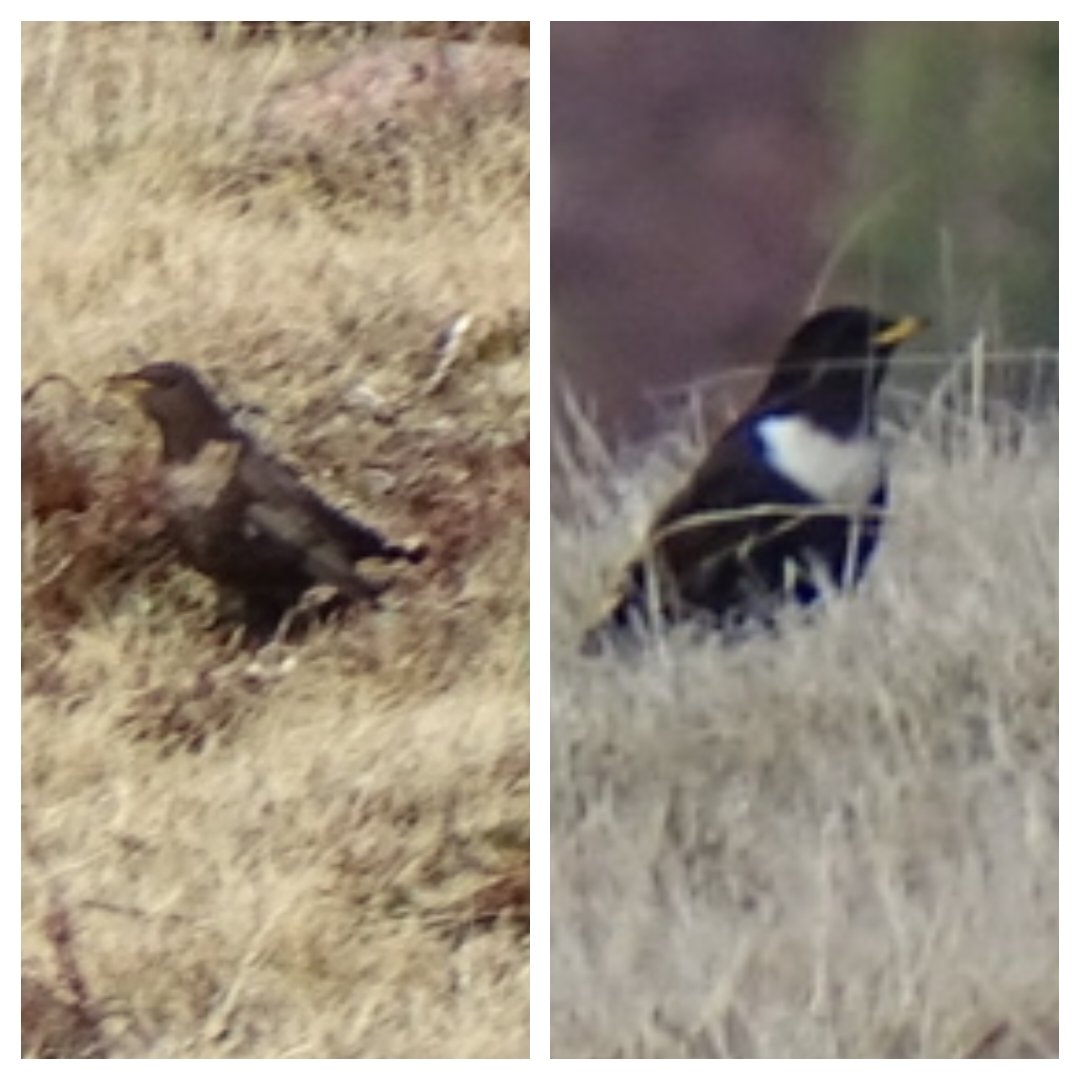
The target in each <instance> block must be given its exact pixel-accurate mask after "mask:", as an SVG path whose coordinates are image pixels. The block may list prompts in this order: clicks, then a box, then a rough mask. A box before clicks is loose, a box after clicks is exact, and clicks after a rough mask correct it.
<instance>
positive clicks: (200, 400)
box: [109, 361, 236, 461]
mask: <svg viewBox="0 0 1080 1080" xmlns="http://www.w3.org/2000/svg"><path fill="white" fill-rule="evenodd" d="M109 382H110V383H111V384H113V385H122V386H132V387H134V388H135V390H136V393H137V395H138V402H139V405H140V407H141V408H142V410H143V412H144V413H146V415H147V416H149V417H150V419H151V420H153V421H154V422H155V423H156V424H157V425H158V427H159V428H160V430H161V437H162V448H163V456H164V458H165V460H166V461H188V460H190V459H191V458H193V457H194V456H195V455H196V454H197V453H198V452H199V450H200V449H202V447H203V445H204V444H205V443H206V442H207V441H208V440H210V439H231V438H235V437H236V432H235V431H234V429H233V427H232V424H231V423H230V421H229V414H228V413H227V412H226V411H225V410H224V409H223V408H222V407H221V406H220V405H219V404H218V403H217V402H216V401H215V400H214V396H213V394H211V393H210V391H209V389H208V388H207V386H206V384H205V383H204V382H203V381H202V379H200V378H199V376H198V375H197V374H196V373H195V371H194V369H192V368H190V367H188V366H187V365H186V364H178V363H175V362H172V361H164V362H156V363H152V364H145V365H143V366H142V367H141V368H139V369H138V370H136V371H132V372H128V373H127V374H123V375H114V376H112V378H111V379H110V380H109Z"/></svg>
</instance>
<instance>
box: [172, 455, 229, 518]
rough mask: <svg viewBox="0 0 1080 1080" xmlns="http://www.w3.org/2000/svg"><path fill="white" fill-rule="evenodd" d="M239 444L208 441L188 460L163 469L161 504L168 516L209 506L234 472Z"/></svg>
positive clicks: (187, 514) (179, 514)
mask: <svg viewBox="0 0 1080 1080" xmlns="http://www.w3.org/2000/svg"><path fill="white" fill-rule="evenodd" d="M240 451H241V446H240V444H239V443H236V442H225V441H219V440H214V441H211V442H208V443H207V444H206V445H205V446H204V447H203V448H202V450H200V451H199V453H198V454H196V455H195V457H194V458H192V459H191V460H190V461H184V462H176V463H174V464H172V465H169V466H168V467H167V469H166V470H165V480H164V488H165V505H166V509H167V511H168V513H169V515H170V517H180V518H183V517H190V516H191V515H196V514H201V513H205V512H207V511H209V510H210V509H212V508H213V507H214V506H215V505H216V503H217V502H218V500H219V499H220V498H221V495H222V493H223V492H224V490H225V488H226V487H227V486H228V485H229V482H230V481H231V480H232V478H233V476H234V475H235V472H236V465H237V461H238V459H239V456H240Z"/></svg>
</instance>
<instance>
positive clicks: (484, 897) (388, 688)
mask: <svg viewBox="0 0 1080 1080" xmlns="http://www.w3.org/2000/svg"><path fill="white" fill-rule="evenodd" d="M365 32H366V31H365ZM362 36H363V34H362V33H361V31H359V30H358V32H357V37H356V38H354V39H350V38H349V37H348V35H346V36H345V38H342V36H341V34H340V33H338V34H336V35H333V36H331V37H325V36H319V35H313V36H311V37H310V39H309V38H308V37H305V36H303V35H287V34H286V35H277V34H275V35H270V36H269V37H268V38H267V39H265V40H259V41H257V42H248V41H247V40H246V39H244V40H242V41H239V40H237V39H236V38H235V36H232V37H230V36H229V35H224V36H219V37H218V38H216V39H213V40H204V38H203V37H202V36H201V34H200V33H199V32H198V31H197V30H196V29H195V28H194V26H193V25H191V24H188V25H169V24H112V25H105V24H83V25H77V24H68V25H66V26H62V25H58V24H29V25H26V26H25V27H24V38H23V49H24V71H23V87H24V106H23V109H24V112H23V118H24V126H23V177H24V188H23V213H24V240H23V282H24V320H23V344H24V359H23V371H24V382H25V385H26V386H27V388H28V391H29V392H28V394H27V399H26V402H25V404H24V421H23V424H24V426H23V450H24V460H23V478H24V500H23V505H24V530H23V538H24V609H23V614H24V635H23V644H24V661H23V672H24V714H23V803H24V817H23V821H24V838H25V839H24V871H25V872H24V896H23V918H24V935H23V940H24V946H23V948H24V951H23V978H24V998H23V1035H24V1054H27V1055H30V1056H69V1057H72V1056H74V1057H78V1056H91V1055H93V1056H106V1055H107V1056H171V1057H178V1056H192V1057H198V1056H255V1057H290V1056H311V1057H328V1056H341V1057H350V1056H448V1057H457V1056H519V1055H524V1054H526V1053H527V1048H528V835H529V833H528V787H527V784H528V698H527V684H528V678H527V663H528V657H527V641H528V638H527V632H528V630H527V628H528V538H527V531H528V368H529V321H528V296H529V293H528V288H529V280H528V117H527V116H526V115H523V114H522V113H521V112H520V111H514V110H511V109H506V110H499V109H492V110H489V111H487V112H486V113H485V114H484V115H478V114H473V115H470V116H468V117H465V116H460V117H459V116H453V115H451V116H442V117H432V116H428V117H426V118H425V119H424V120H423V121H422V122H421V121H420V120H417V121H416V122H415V123H411V122H405V123H403V124H401V125H399V126H398V127H396V128H395V129H394V130H392V131H391V132H390V134H389V135H388V134H387V132H386V131H385V130H384V131H382V132H381V133H380V134H379V136H378V137H376V136H375V135H374V134H370V135H360V136H358V139H357V142H356V143H355V144H352V145H349V146H343V145H334V144H328V145H327V146H325V147H324V148H323V149H322V150H321V152H319V153H311V152H305V153H297V152H294V151H291V150H290V149H289V148H288V147H287V146H283V145H282V144H281V143H280V141H277V140H275V141H267V140H264V139H262V138H260V136H259V125H258V113H259V109H260V107H261V105H262V104H263V103H264V102H265V101H266V100H267V97H268V95H269V94H270V93H271V92H272V90H273V89H274V88H276V87H278V86H280V85H283V84H289V83H293V82H298V81H302V80H303V79H305V78H307V77H309V76H310V75H312V74H314V73H316V72H318V71H319V70H321V69H322V68H323V67H324V66H325V64H326V63H327V62H328V61H332V60H333V59H334V58H335V57H338V56H340V55H341V50H342V48H343V47H345V46H346V45H350V44H355V42H356V40H358V39H359V37H362ZM463 313H465V314H468V315H469V316H471V323H470V324H469V325H468V327H467V329H465V331H464V333H463V335H462V337H461V339H460V342H459V344H458V346H457V348H456V350H455V351H454V352H452V353H447V352H446V350H445V349H444V348H443V347H442V344H441V339H442V336H443V335H444V334H445V332H446V331H447V330H448V328H449V327H451V326H452V325H453V324H454V323H455V320H456V319H457V318H458V316H459V315H461V314H463ZM131 349H135V350H139V351H141V352H143V353H146V354H150V355H153V356H154V357H156V358H161V359H184V360H186V361H188V362H191V363H194V364H195V365H197V366H199V367H200V368H201V369H202V370H203V371H204V372H205V373H206V374H207V376H208V378H209V379H210V381H211V382H212V383H213V384H214V385H215V386H216V387H217V388H219V389H220V391H221V392H222V394H223V396H225V397H226V399H227V400H229V401H231V402H233V403H243V405H244V406H246V407H247V408H246V409H245V411H243V412H242V414H241V416H242V419H243V421H244V422H245V423H247V424H248V426H250V427H252V428H253V429H254V430H255V432H256V434H257V435H258V436H259V437H260V438H262V439H263V440H264V441H265V442H266V443H268V444H269V445H270V446H271V448H272V449H274V450H275V452H277V453H279V454H280V455H281V456H282V457H284V458H286V459H287V460H290V461H292V462H294V463H296V464H298V465H299V466H300V468H301V471H302V472H303V473H304V474H305V475H306V476H307V477H308V478H309V479H311V480H312V481H313V482H314V483H315V484H316V486H317V487H319V488H320V489H321V490H322V491H323V492H324V493H325V494H326V495H327V496H329V497H330V498H332V499H334V500H335V501H337V502H339V503H340V504H342V505H344V506H346V507H348V508H350V509H352V510H353V511H355V512H356V513H357V514H358V515H359V516H361V517H363V518H364V519H366V520H368V521H370V522H371V523H372V524H374V525H376V526H378V527H380V528H382V529H384V530H385V531H387V532H388V533H389V534H390V535H392V536H394V537H395V538H406V537H414V536H415V537H424V538H426V539H427V540H428V541H429V543H430V545H431V556H430V558H429V559H428V560H427V562H426V563H425V564H424V565H422V566H421V567H418V568H415V569H414V568H397V567H395V568H393V569H392V571H391V575H392V577H393V578H394V581H395V585H394V587H393V588H392V590H391V591H390V592H389V593H388V594H387V599H386V608H385V610H384V611H382V612H379V613H377V614H374V615H373V614H370V613H367V612H355V613H352V614H350V615H348V616H347V617H346V618H345V620H344V621H343V622H340V623H337V624H333V625H324V626H318V627H316V628H315V629H314V630H312V632H311V633H309V634H308V635H307V637H306V638H304V639H303V640H302V641H300V642H298V643H293V644H275V645H272V646H269V647H267V648H266V649H265V650H263V651H262V652H260V653H259V654H258V655H257V656H253V655H252V654H250V653H246V652H242V651H239V650H238V649H237V648H236V646H235V644H234V643H233V642H229V641H223V640H222V639H221V638H220V637H219V636H216V635H215V634H213V633H211V632H209V630H208V624H209V622H210V619H211V615H212V596H211V590H210V589H209V587H208V586H207V583H205V582H204V581H203V580H202V579H201V578H199V577H198V576H197V575H195V574H193V573H191V572H189V571H187V570H184V569H182V568H180V567H178V566H177V565H176V564H175V560H173V559H172V558H170V557H169V554H168V552H167V551H164V550H163V549H162V547H161V545H160V542H159V539H158V534H159V530H160V524H161V523H160V520H159V519H158V517H157V513H156V509H155V506H156V503H155V491H156V486H155V485H156V477H155V472H154V467H153V460H154V456H155V454H156V445H155V443H156V439H155V437H153V436H152V435H151V432H150V429H149V428H148V427H147V426H146V424H145V422H144V421H143V420H142V419H141V418H140V417H138V416H137V415H136V413H135V412H134V411H133V410H132V409H131V408H130V407H129V406H128V404H127V403H126V402H121V401H113V400H110V399H109V398H107V397H105V396H103V395H102V394H101V393H100V383H101V380H102V378H103V377H104V376H106V375H108V374H110V373H113V372H116V371H119V370H123V369H125V368H129V367H131V366H132V356H131V354H130V352H129V350H131ZM46 376H54V378H51V379H50V380H49V381H45V382H41V380H42V378H43V377H46Z"/></svg>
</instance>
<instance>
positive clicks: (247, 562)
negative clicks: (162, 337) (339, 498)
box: [108, 361, 425, 641]
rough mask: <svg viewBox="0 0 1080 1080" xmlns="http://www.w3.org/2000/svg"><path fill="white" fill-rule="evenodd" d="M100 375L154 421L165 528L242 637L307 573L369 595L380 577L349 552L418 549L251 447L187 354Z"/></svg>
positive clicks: (274, 617) (395, 556)
mask: <svg viewBox="0 0 1080 1080" xmlns="http://www.w3.org/2000/svg"><path fill="white" fill-rule="evenodd" d="M108 382H109V384H110V385H111V386H113V387H117V388H119V387H124V386H126V387H128V388H132V389H134V390H135V392H136V395H137V401H138V404H139V406H140V407H141V409H142V411H143V412H144V413H145V414H146V416H148V417H149V418H150V419H151V420H152V421H153V422H154V423H155V424H156V425H157V427H158V430H159V433H160V436H161V465H162V471H163V481H162V496H163V498H162V501H163V510H164V515H165V518H166V532H167V533H168V535H169V537H170V538H171V539H172V541H173V543H174V544H175V546H176V548H177V550H178V552H179V554H180V556H181V558H182V559H183V561H185V562H186V563H188V564H189V565H190V566H192V567H193V568H194V569H195V570H197V571H199V572H200V573H202V574H203V575H204V576H206V577H207V578H210V579H211V580H212V581H213V582H214V583H215V585H216V586H217V590H218V600H219V619H220V621H223V622H230V621H233V620H237V621H239V622H241V623H242V624H243V625H244V626H245V628H246V631H247V633H248V635H249V637H250V638H251V639H253V640H256V641H261V640H266V639H268V638H270V637H272V636H273V635H274V633H275V632H276V631H277V629H278V627H279V625H280V624H281V622H282V620H283V618H284V616H285V615H286V613H287V612H288V611H289V610H290V609H292V608H293V607H295V606H296V604H297V603H298V602H299V600H300V598H301V596H302V595H303V594H304V593H305V592H306V591H307V590H308V589H309V588H311V587H312V586H314V585H317V584H325V585H330V586H333V587H334V588H335V589H336V590H337V592H338V595H339V597H341V598H343V599H344V601H345V603H349V602H352V601H365V602H368V603H371V604H373V605H376V606H377V603H378V595H379V593H380V592H381V591H382V588H381V587H380V586H378V585H376V584H374V583H373V582H371V581H368V580H366V579H365V578H363V577H362V576H360V575H359V574H358V573H357V572H356V570H355V567H354V563H356V562H359V561H361V560H363V559H374V558H378V559H387V560H406V561H408V562H412V563H416V562H419V561H420V560H421V559H422V558H423V557H424V555H425V548H424V547H423V545H415V544H414V545H402V544H395V543H391V542H390V541H389V540H388V539H387V538H386V537H384V536H383V535H382V534H381V533H380V532H378V531H377V530H376V529H373V528H370V527H369V526H367V525H364V524H361V523H360V522H359V521H356V520H355V519H354V518H352V517H350V516H349V515H347V514H345V513H344V512H342V511H341V510H338V509H337V508H335V507H334V506H331V505H330V504H329V503H328V502H326V501H325V500H324V499H323V498H321V497H320V496H319V495H318V494H316V492H314V491H313V490H312V489H311V488H309V487H308V486H307V485H306V484H304V483H303V481H302V480H301V479H300V478H299V476H298V475H297V474H296V473H295V472H294V471H293V470H292V469H291V468H289V467H288V466H286V465H284V464H283V463H281V462H279V461H277V460H275V459H274V458H273V457H271V456H270V455H269V454H267V453H266V452H265V451H264V450H262V449H261V448H260V447H259V446H258V445H257V444H256V442H255V440H254V439H253V438H252V437H251V436H250V435H249V434H248V433H247V432H245V431H243V430H242V429H240V428H239V427H237V426H236V425H235V424H234V423H233V420H232V415H231V413H230V412H229V411H227V410H226V409H225V408H224V407H223V406H222V405H221V404H220V403H219V402H218V401H217V400H216V399H215V397H214V395H213V393H212V392H211V391H210V389H209V387H208V386H207V385H206V383H205V382H204V381H203V379H202V378H201V377H200V375H199V374H198V373H197V372H196V371H195V369H194V368H192V367H191V366H189V365H187V364H183V363H178V362H174V361H160V362H153V363H148V364H144V365H143V366H142V367H140V368H138V369H137V370H135V371H131V372H127V373H122V374H119V375H113V376H111V377H110V379H109V380H108Z"/></svg>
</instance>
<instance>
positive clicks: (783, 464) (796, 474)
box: [754, 415, 885, 507]
mask: <svg viewBox="0 0 1080 1080" xmlns="http://www.w3.org/2000/svg"><path fill="white" fill-rule="evenodd" d="M754 430H755V434H756V436H757V439H758V441H759V443H760V446H761V450H762V454H763V457H764V460H765V463H766V464H767V465H768V467H769V468H770V469H772V471H773V472H775V473H776V474H777V475H778V476H781V477H783V478H784V479H785V480H788V481H789V482H790V483H793V484H795V485H796V486H797V487H798V488H800V489H801V490H802V491H804V492H805V493H806V494H807V495H808V496H809V497H810V498H813V499H816V500H818V501H820V502H826V503H835V504H838V505H842V506H851V507H861V506H864V505H866V504H867V503H868V502H870V501H871V499H872V498H873V497H874V494H875V492H877V491H878V490H879V489H880V487H881V484H882V481H883V480H884V478H885V457H884V450H883V447H882V445H881V443H880V441H879V440H878V439H876V438H874V437H873V436H870V435H857V436H852V437H850V438H842V437H840V436H838V435H834V434H833V433H832V432H830V431H827V430H825V429H824V428H821V427H818V425H816V424H815V423H814V422H813V421H812V420H810V419H809V418H807V417H805V416H797V415H774V416H766V417H764V418H762V419H761V420H759V421H758V422H757V424H756V425H755V429H754Z"/></svg>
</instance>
